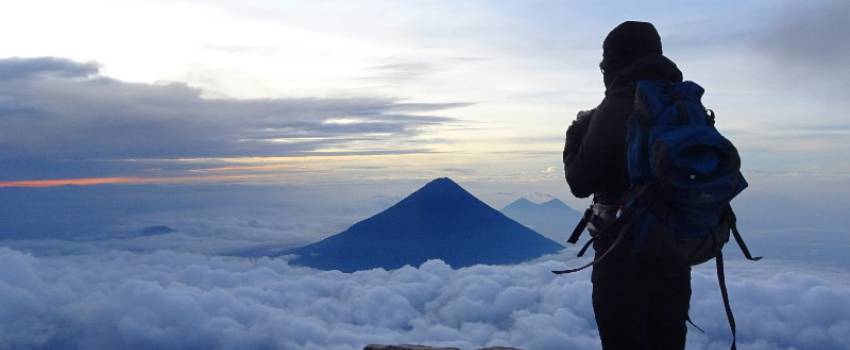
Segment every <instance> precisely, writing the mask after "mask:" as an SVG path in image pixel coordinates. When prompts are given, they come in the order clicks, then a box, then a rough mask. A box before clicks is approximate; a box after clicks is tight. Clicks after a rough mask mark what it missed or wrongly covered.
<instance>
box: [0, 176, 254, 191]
mask: <svg viewBox="0 0 850 350" xmlns="http://www.w3.org/2000/svg"><path fill="white" fill-rule="evenodd" d="M255 178H257V176H252V175H221V176H161V177H88V178H75V179H45V180H16V181H0V188H7V187H57V186H94V185H106V184H126V185H141V184H178V183H190V182H212V181H247V180H251V179H255Z"/></svg>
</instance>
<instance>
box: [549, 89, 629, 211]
mask: <svg viewBox="0 0 850 350" xmlns="http://www.w3.org/2000/svg"><path fill="white" fill-rule="evenodd" d="M611 102H614V101H609V100H608V98H607V97H606V99H605V100H603V101H602V103H601V104H600V105H599V107H597V108H596V109H595V110H594V111H593V117H592V118H589V119H588V123H587V124H588V125H587V130H586V131H585V132H584V135H583V137H582V138H581V141H580V143H578V144H577V145H570V144H569V138H570V137H569V131H568V137H567V138H568V144H567V145H566V146H565V148H572V149H571V150H570V154H569V155H567V154H566V153H567V152H566V151H567V150H566V149H565V156H564V171H565V174H566V178H567V183H568V184H569V186H570V191H572V193H573V195H575V196H576V197H579V198H585V197H588V196H590V195H592V194H594V193H595V192H597V191H599V190H600V189H601V187H602V186H603V185H604V184H606V183H610V182H611V179H612V178H614V177H616V176H618V172H619V171H621V169H620V168H621V167H622V164H620V163H623V162H624V160H623V157H624V152H625V137H626V130H625V127H626V126H625V124H626V122H625V120H626V118H627V117H628V111H626V110H623V111H620V109H622V108H616V107H619V106H616V105H618V104H620V103H614V105H612V103H611ZM618 102H619V101H618ZM612 107H613V108H612ZM579 119H580V118H579Z"/></svg>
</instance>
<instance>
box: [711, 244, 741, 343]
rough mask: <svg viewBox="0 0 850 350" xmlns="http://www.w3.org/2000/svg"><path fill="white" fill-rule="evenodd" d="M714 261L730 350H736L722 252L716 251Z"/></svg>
mask: <svg viewBox="0 0 850 350" xmlns="http://www.w3.org/2000/svg"><path fill="white" fill-rule="evenodd" d="M714 261H716V262H717V282H718V283H719V284H720V296H722V297H723V307H724V308H726V318H727V319H728V320H729V329H731V330H732V349H731V350H736V349H737V348H736V345H735V343H736V340H737V339H736V331H735V316H734V315H732V306H731V305H729V292H728V291H727V290H726V274H725V273H724V271H723V252H717V256H716V257H715V258H714Z"/></svg>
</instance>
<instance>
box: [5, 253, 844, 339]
mask: <svg viewBox="0 0 850 350" xmlns="http://www.w3.org/2000/svg"><path fill="white" fill-rule="evenodd" d="M758 264H761V265H744V264H743V262H740V263H738V262H732V264H731V265H732V266H731V268H730V269H729V275H730V276H729V289H730V293H731V298H732V303H733V307H734V310H735V313H736V316H737V319H738V325H739V344H740V348H741V349H848V348H850V283H848V282H847V281H848V278H847V276H846V274H844V273H843V272H840V271H839V272H835V273H833V274H832V275H830V274H826V273H814V272H806V271H804V270H799V269H798V270H795V271H793V272H792V271H790V270H791V269H788V268H783V267H777V266H773V267H771V266H770V265H765V264H762V263H761V262H760V263H758ZM768 264H769V263H768ZM738 265H740V266H738ZM0 266H2V267H3V268H2V269H0V349H12V348H36V349H38V348H41V349H75V348H84V349H110V348H111V349H117V348H120V349H361V348H362V347H363V346H364V345H365V344H368V343H419V344H429V345H443V346H456V347H460V348H462V349H473V348H475V347H478V346H485V345H511V346H518V347H522V348H525V349H529V350H533V349H599V348H600V346H599V343H598V338H597V332H596V329H595V323H594V319H593V311H592V308H591V300H590V288H591V285H590V281H589V275H588V274H587V273H580V274H577V275H572V276H561V277H556V276H553V275H552V274H551V273H550V272H549V271H550V270H552V269H555V268H560V267H563V266H564V262H562V261H555V260H547V259H543V260H541V261H537V262H532V263H527V264H521V265H514V266H483V265H479V266H473V267H469V268H463V269H452V268H451V267H449V266H448V265H446V264H445V263H443V262H441V261H438V260H432V261H428V262H426V263H424V264H423V265H421V266H419V267H405V268H402V269H399V270H394V271H384V270H380V269H376V270H370V271H361V272H356V273H352V274H346V273H340V272H336V271H317V270H313V269H308V268H303V267H296V266H290V265H288V264H287V262H286V260H285V259H268V258H262V259H246V258H232V257H216V256H208V255H202V254H195V253H179V252H173V251H156V252H147V253H132V252H126V251H111V252H107V253H98V254H82V255H73V256H40V257H39V256H33V255H30V254H27V253H24V252H21V251H17V250H13V249H8V248H0ZM736 266H737V267H736ZM751 266H759V267H758V268H752V267H751ZM693 287H694V295H693V298H692V302H691V317H692V319H693V320H694V321H695V322H696V323H697V324H698V325H700V326H701V327H702V328H703V329H705V331H706V333H705V334H700V333H699V332H698V331H696V330H693V329H691V330H690V331H689V336H688V349H724V350H725V349H728V347H729V341H730V336H729V330H728V325H727V322H726V319H725V315H724V313H723V306H722V303H721V299H720V296H719V292H718V287H717V280H716V277H715V275H714V271H713V269H712V268H711V266H706V267H700V268H697V269H696V270H695V271H694V273H693Z"/></svg>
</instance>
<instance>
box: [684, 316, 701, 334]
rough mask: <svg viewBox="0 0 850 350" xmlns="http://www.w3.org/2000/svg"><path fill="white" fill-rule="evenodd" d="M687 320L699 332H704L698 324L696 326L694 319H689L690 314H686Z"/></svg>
mask: <svg viewBox="0 0 850 350" xmlns="http://www.w3.org/2000/svg"><path fill="white" fill-rule="evenodd" d="M687 321H688V323H690V324H691V326H694V328H696V329H697V330H698V331H699V332H700V333H702V334H705V331H704V330H702V328H699V326H697V324H696V323H694V321H692V320H691V315H688V319H687Z"/></svg>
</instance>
